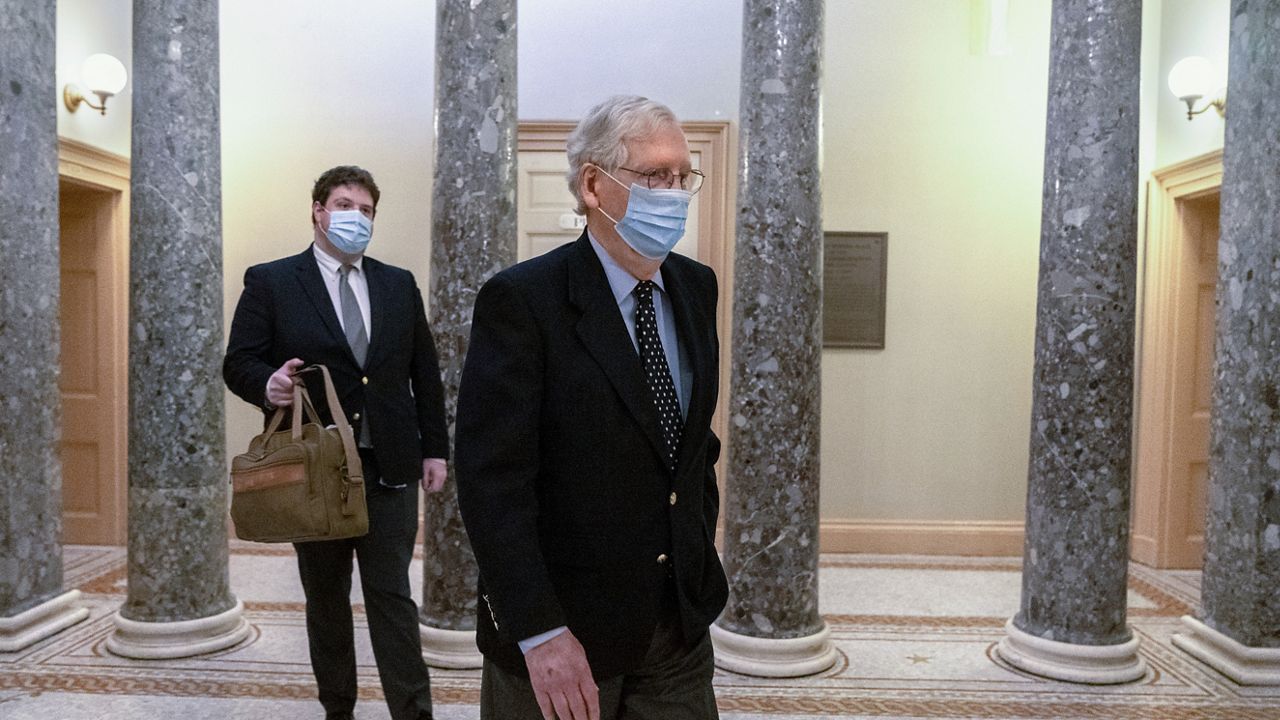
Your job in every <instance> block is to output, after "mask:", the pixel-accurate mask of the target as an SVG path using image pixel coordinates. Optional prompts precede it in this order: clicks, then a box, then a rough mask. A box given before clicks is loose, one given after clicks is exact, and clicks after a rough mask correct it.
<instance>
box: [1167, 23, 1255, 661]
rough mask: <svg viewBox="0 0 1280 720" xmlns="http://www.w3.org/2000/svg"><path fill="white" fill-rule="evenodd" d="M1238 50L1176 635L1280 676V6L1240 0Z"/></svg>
mask: <svg viewBox="0 0 1280 720" xmlns="http://www.w3.org/2000/svg"><path fill="white" fill-rule="evenodd" d="M1229 57H1230V94H1229V101H1230V106H1229V107H1228V108H1227V137H1226V148H1225V150H1224V154H1223V165H1224V174H1223V180H1222V237H1221V239H1220V242H1219V245H1218V257H1219V263H1218V289H1217V306H1218V316H1217V341H1216V342H1217V344H1216V353H1217V357H1216V362H1215V365H1214V386H1213V412H1212V416H1211V421H1210V429H1209V434H1210V450H1209V511H1208V519H1207V523H1206V531H1205V559H1204V577H1203V581H1202V586H1201V603H1200V604H1201V616H1200V619H1196V618H1192V617H1185V618H1183V623H1184V624H1185V625H1186V628H1187V632H1186V633H1185V634H1181V635H1176V636H1174V639H1173V642H1174V644H1175V645H1177V646H1178V647H1180V648H1182V649H1183V650H1186V651H1187V652H1189V653H1191V654H1192V655H1195V656H1196V657H1198V658H1200V659H1201V660H1203V661H1204V662H1206V663H1208V664H1209V665H1211V666H1213V667H1214V668H1215V669H1217V670H1218V671H1219V672H1221V673H1223V674H1225V675H1227V676H1228V677H1230V678H1231V679H1233V680H1235V681H1236V682H1238V683H1240V684H1243V685H1280V259H1278V258H1280V130H1277V128H1278V127H1280V126H1278V125H1277V124H1276V118H1277V117H1280V74H1277V71H1276V68H1280V5H1278V4H1277V3H1275V2H1261V1H1259V0H1234V2H1232V4H1231V45H1230V50H1229Z"/></svg>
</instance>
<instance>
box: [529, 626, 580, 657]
mask: <svg viewBox="0 0 1280 720" xmlns="http://www.w3.org/2000/svg"><path fill="white" fill-rule="evenodd" d="M568 629H569V628H568V627H567V626H565V625H561V626H560V627H558V628H556V629H554V630H548V631H546V632H544V633H540V634H538V635H534V636H533V637H531V638H525V639H524V640H521V641H520V642H518V643H516V644H517V645H519V646H520V652H521V653H523V654H525V655H528V654H529V651H530V650H532V649H534V648H536V647H538V646H539V645H541V644H542V643H544V642H546V641H548V640H551V639H552V638H555V637H558V636H559V635H561V634H562V633H564V631H566V630H568Z"/></svg>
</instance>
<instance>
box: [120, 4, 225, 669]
mask: <svg viewBox="0 0 1280 720" xmlns="http://www.w3.org/2000/svg"><path fill="white" fill-rule="evenodd" d="M133 75H134V77H133V82H134V92H133V167H132V178H131V181H130V186H129V191H130V193H131V197H130V201H131V202H130V205H131V207H132V213H131V217H130V242H131V247H130V249H129V274H130V291H131V298H130V304H129V594H128V598H127V599H126V600H125V603H124V605H123V606H122V607H121V608H120V612H119V613H118V614H117V615H116V618H115V621H116V630H115V632H114V633H113V634H112V635H111V636H110V637H109V638H108V639H107V648H108V649H109V650H111V651H112V652H114V653H116V654H119V655H125V656H128V657H135V658H172V657H185V656H188V655H196V654H199V653H206V652H212V651H214V650H220V649H222V648H225V647H229V646H231V645H234V644H236V643H238V642H240V641H241V640H243V639H244V638H246V637H247V636H248V634H249V627H248V625H247V624H246V622H245V620H244V618H243V617H241V610H242V605H241V603H240V602H239V601H238V600H237V599H236V597H235V596H234V595H232V593H231V587H230V583H229V579H228V574H227V464H226V447H225V446H226V436H225V434H224V430H223V428H224V426H225V417H224V406H223V388H222V380H221V366H222V350H223V337H222V301H223V287H222V217H221V213H222V187H221V183H222V174H221V172H222V164H221V158H220V155H219V147H220V143H219V124H218V4H217V3H211V2H204V0H134V3H133Z"/></svg>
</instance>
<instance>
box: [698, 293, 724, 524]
mask: <svg viewBox="0 0 1280 720" xmlns="http://www.w3.org/2000/svg"><path fill="white" fill-rule="evenodd" d="M706 274H707V284H708V285H709V287H710V290H709V291H708V298H709V301H708V302H709V304H708V307H709V308H710V309H709V311H708V313H707V317H709V318H710V319H711V323H712V327H713V328H714V327H715V321H716V303H717V298H718V296H719V292H720V291H719V288H718V285H717V283H716V274H715V272H714V271H712V270H711V269H710V268H707V273H706ZM712 337H715V331H714V330H713V331H712ZM711 367H713V368H715V369H716V374H715V378H714V380H715V382H714V383H713V386H714V387H716V388H719V387H720V381H719V370H720V341H719V339H718V338H717V339H716V340H715V344H714V346H713V351H712V353H711ZM719 459H720V438H718V437H716V434H715V433H714V432H712V431H711V429H710V428H708V429H707V465H706V475H705V476H704V477H703V482H702V516H703V521H704V522H705V523H706V525H707V531H708V532H709V533H711V536H712V537H715V534H716V519H717V518H718V517H719V515H720V488H719V486H718V485H717V484H716V461H717V460H719Z"/></svg>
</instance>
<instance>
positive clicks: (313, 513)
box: [231, 365, 369, 542]
mask: <svg viewBox="0 0 1280 720" xmlns="http://www.w3.org/2000/svg"><path fill="white" fill-rule="evenodd" d="M316 370H318V371H319V372H320V374H321V376H322V377H323V378H324V392H325V398H326V400H327V401H328V403H329V412H330V413H331V414H332V415H333V421H334V423H335V425H330V426H329V427H323V426H321V424H320V415H319V414H318V413H317V412H316V409H315V406H314V405H312V403H311V396H310V395H309V394H308V393H307V389H306V386H305V385H303V383H302V382H298V383H296V384H295V385H294V386H293V409H294V412H293V421H292V423H291V427H290V428H289V429H288V430H281V431H279V432H277V430H278V429H279V427H280V424H281V422H282V421H283V419H284V413H285V408H276V412H275V415H273V416H272V417H271V423H270V424H269V425H268V426H267V429H266V431H265V432H263V433H262V434H261V435H258V436H257V437H255V438H253V440H251V441H250V442H249V450H248V452H246V453H244V454H242V455H237V456H236V457H235V459H233V460H232V461H231V519H232V520H234V521H235V526H236V537H238V538H240V539H241V540H255V541H257V542H308V541H312V540H336V539H339V538H348V537H358V536H360V535H364V534H365V533H367V532H368V531H369V511H368V508H367V507H365V502H364V474H363V470H362V468H361V465H360V455H359V452H358V451H357V450H356V441H355V435H354V434H353V433H352V431H351V425H350V424H349V423H348V422H347V416H346V413H344V412H343V411H342V406H341V405H340V404H339V403H338V394H337V391H335V390H334V387H333V380H332V378H330V377H329V369H328V368H326V367H325V366H323V365H311V366H308V367H306V368H303V369H302V370H300V371H298V372H297V373H296V375H301V374H304V373H307V372H312V371H316ZM304 415H305V416H306V418H305V419H306V422H305V423H304V422H303V420H304V418H303V416H304Z"/></svg>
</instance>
